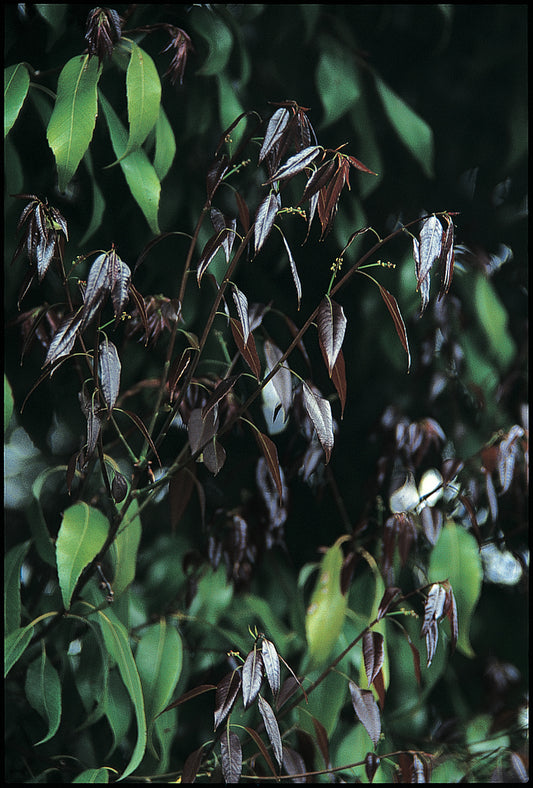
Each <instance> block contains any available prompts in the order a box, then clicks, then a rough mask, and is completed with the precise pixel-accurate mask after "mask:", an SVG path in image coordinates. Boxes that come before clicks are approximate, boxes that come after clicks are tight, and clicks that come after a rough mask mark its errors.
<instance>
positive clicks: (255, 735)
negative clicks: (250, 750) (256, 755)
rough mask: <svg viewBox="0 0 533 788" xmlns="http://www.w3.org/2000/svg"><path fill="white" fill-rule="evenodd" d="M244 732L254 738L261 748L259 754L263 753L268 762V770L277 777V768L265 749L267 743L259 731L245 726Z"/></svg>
mask: <svg viewBox="0 0 533 788" xmlns="http://www.w3.org/2000/svg"><path fill="white" fill-rule="evenodd" d="M244 730H245V731H246V733H248V734H249V735H250V736H251V737H252V739H253V740H254V742H255V743H256V744H257V746H258V747H259V752H260V753H261V755H262V756H263V758H264V759H265V761H266V762H267V764H268V768H269V769H270V771H271V772H272V774H273V775H275V776H277V773H276V767H275V766H274V764H273V762H272V758H271V757H270V755H269V753H268V750H267V748H266V747H265V743H264V742H263V740H262V738H261V737H260V735H259V734H258V733H257V731H254V729H253V728H248V727H247V726H246V725H245V726H244Z"/></svg>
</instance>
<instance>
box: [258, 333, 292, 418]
mask: <svg viewBox="0 0 533 788" xmlns="http://www.w3.org/2000/svg"><path fill="white" fill-rule="evenodd" d="M263 350H264V352H265V357H266V362H267V366H268V370H269V371H271V370H273V369H274V367H275V366H276V364H277V363H278V361H279V360H280V358H281V357H282V355H283V354H282V352H281V350H280V349H279V348H278V347H277V345H275V344H274V343H273V342H271V341H270V340H269V339H267V340H266V341H265V344H264V346H263ZM271 380H272V385H273V386H274V389H275V391H276V394H277V395H278V398H279V401H280V402H281V407H282V408H283V413H284V418H285V419H286V418H287V416H288V415H289V410H290V408H291V405H292V398H293V395H292V379H291V372H290V370H289V369H287V367H286V366H284V365H282V366H281V367H280V368H279V370H278V371H277V372H276V374H275V375H274V376H273V377H272V379H271Z"/></svg>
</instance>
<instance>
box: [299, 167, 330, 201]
mask: <svg viewBox="0 0 533 788" xmlns="http://www.w3.org/2000/svg"><path fill="white" fill-rule="evenodd" d="M336 169H337V164H336V161H335V159H330V160H329V161H327V162H326V163H325V164H322V165H321V166H320V167H319V168H318V169H317V170H315V171H314V172H313V174H312V175H311V177H310V178H309V180H308V181H307V183H306V186H305V189H304V193H303V194H302V198H301V200H300V202H299V205H301V204H302V203H304V202H305V201H306V200H310V199H311V198H312V197H314V196H315V195H316V194H317V193H318V192H319V191H320V189H322V188H323V187H324V186H326V185H327V183H328V182H329V179H330V178H331V176H332V175H333V173H334V172H335V170H336Z"/></svg>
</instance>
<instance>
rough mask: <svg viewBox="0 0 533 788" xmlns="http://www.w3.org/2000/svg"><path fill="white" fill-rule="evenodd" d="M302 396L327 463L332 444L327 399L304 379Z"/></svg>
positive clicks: (331, 422) (331, 424)
mask: <svg viewBox="0 0 533 788" xmlns="http://www.w3.org/2000/svg"><path fill="white" fill-rule="evenodd" d="M303 398H304V405H305V409H306V411H307V413H308V415H309V418H310V419H311V421H312V422H313V425H314V428H315V430H316V434H317V436H318V440H319V441H320V443H321V445H322V448H323V449H324V454H325V455H326V464H327V463H328V462H329V458H330V457H331V451H332V449H333V444H334V436H333V418H332V416H331V405H330V404H329V402H328V400H327V399H324V397H322V396H321V395H320V394H319V393H318V392H317V391H316V390H315V389H314V387H313V388H311V386H310V385H309V384H308V383H306V382H305V381H304V383H303Z"/></svg>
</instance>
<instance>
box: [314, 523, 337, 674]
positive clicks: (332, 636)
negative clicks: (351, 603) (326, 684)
mask: <svg viewBox="0 0 533 788" xmlns="http://www.w3.org/2000/svg"><path fill="white" fill-rule="evenodd" d="M344 539H345V537H340V539H337V541H336V542H335V544H334V545H333V546H332V547H330V548H329V550H328V551H327V552H326V554H325V555H324V557H323V558H322V561H321V562H320V570H319V575H318V579H317V581H316V585H315V589H314V591H313V594H312V596H311V602H310V604H309V607H308V608H307V613H306V616H305V633H306V636H307V646H308V650H309V657H310V659H311V664H312V666H313V667H318V666H320V665H322V664H323V663H324V662H325V661H326V660H327V658H328V657H329V655H330V653H331V650H332V648H333V647H334V645H335V643H336V642H337V639H338V637H339V635H340V633H341V630H342V625H343V624H344V616H345V613H346V605H347V599H346V596H345V595H344V594H343V593H341V569H342V562H343V560H344V559H343V553H342V548H341V542H342V541H344Z"/></svg>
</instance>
